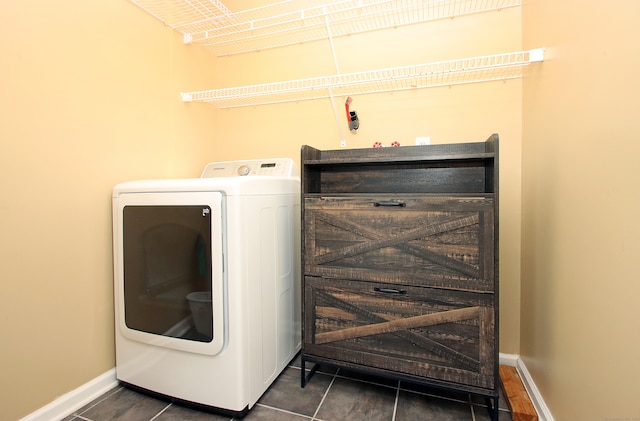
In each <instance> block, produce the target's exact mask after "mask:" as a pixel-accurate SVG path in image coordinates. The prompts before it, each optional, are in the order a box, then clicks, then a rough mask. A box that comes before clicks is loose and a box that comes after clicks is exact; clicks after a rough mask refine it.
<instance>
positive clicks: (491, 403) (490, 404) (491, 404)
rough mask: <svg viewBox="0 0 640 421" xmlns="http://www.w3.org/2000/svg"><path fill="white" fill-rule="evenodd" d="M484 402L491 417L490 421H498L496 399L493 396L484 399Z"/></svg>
mask: <svg viewBox="0 0 640 421" xmlns="http://www.w3.org/2000/svg"><path fill="white" fill-rule="evenodd" d="M485 401H486V403H487V410H488V411H489V416H490V417H491V421H498V416H499V410H498V397H497V396H495V397H493V399H492V398H490V397H488V396H487V397H486V398H485Z"/></svg>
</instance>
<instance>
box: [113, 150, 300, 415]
mask: <svg viewBox="0 0 640 421" xmlns="http://www.w3.org/2000/svg"><path fill="white" fill-rule="evenodd" d="M113 252H114V287H115V289H114V290H115V317H116V327H115V342H116V377H117V378H118V380H119V381H120V382H121V383H122V384H123V385H125V386H128V387H131V388H134V389H137V390H140V391H143V392H147V393H150V394H154V395H156V396H158V397H161V398H165V399H168V400H172V401H176V402H178V403H182V404H187V405H191V406H195V407H198V408H200V409H205V410H214V411H218V412H224V413H227V414H230V415H232V416H236V417H241V416H244V415H245V414H246V413H247V412H248V411H249V410H250V409H251V407H252V406H253V405H254V404H255V403H256V401H257V400H258V399H259V398H260V396H261V395H262V394H263V393H264V392H265V391H266V389H267V388H268V387H269V386H270V385H271V383H272V382H273V381H274V380H275V379H276V377H277V376H278V375H279V374H280V372H281V371H282V370H283V369H284V368H285V367H286V366H287V364H288V363H289V362H290V361H291V360H292V359H293V358H294V357H295V355H296V354H297V352H298V351H299V349H300V332H301V325H300V297H301V292H300V268H299V266H300V264H299V262H300V181H299V178H298V177H297V170H296V168H295V164H294V163H293V161H292V160H291V159H265V160H249V161H229V162H215V163H211V164H208V165H207V166H206V167H205V169H204V171H203V173H202V176H201V178H196V179H182V180H146V181H132V182H126V183H122V184H118V185H117V186H115V187H114V189H113Z"/></svg>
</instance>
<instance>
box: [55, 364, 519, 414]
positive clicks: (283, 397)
mask: <svg viewBox="0 0 640 421" xmlns="http://www.w3.org/2000/svg"><path fill="white" fill-rule="evenodd" d="M307 367H310V364H309V365H308V366H307ZM499 407H500V421H512V418H511V413H510V412H509V410H508V409H507V408H508V406H507V404H506V401H505V400H504V393H501V397H500V402H499ZM81 420H84V421H113V420H122V421H222V420H232V418H229V417H224V416H220V415H215V414H209V413H204V412H199V411H194V410H192V409H188V408H184V407H181V406H178V405H176V404H171V403H167V402H164V401H160V400H157V399H155V398H152V397H149V396H146V395H143V394H140V393H137V392H134V391H132V390H129V389H126V388H123V387H120V386H118V387H116V388H115V389H112V390H111V391H109V392H107V393H105V394H104V395H103V396H101V397H99V398H98V399H96V400H94V401H93V402H91V403H90V404H88V405H86V406H85V407H83V408H81V409H79V410H78V411H76V412H75V413H74V414H72V415H70V416H68V417H67V418H65V419H64V420H63V421H81ZM244 420H246V421H256V420H260V421H305V420H313V421H321V420H322V421H346V420H349V421H357V420H363V421H364V420H366V421H419V420H425V421H430V420H433V421H458V420H460V421H490V417H489V413H488V411H487V408H486V407H485V405H484V399H481V398H478V397H471V396H469V395H466V394H456V393H452V392H445V391H441V390H434V389H429V388H425V387H422V386H418V385H412V384H407V383H404V382H397V381H390V380H388V379H381V378H378V377H367V376H363V375H361V374H357V373H352V372H347V371H344V370H335V369H331V368H327V369H325V368H324V367H320V369H319V370H318V372H316V374H315V375H314V376H313V377H312V378H311V380H310V382H309V383H308V384H307V385H306V386H305V388H304V389H303V388H301V387H300V361H299V358H297V359H295V360H294V361H293V362H292V363H291V365H289V366H288V367H287V368H286V369H285V370H284V371H283V373H282V374H281V375H280V376H279V377H278V379H277V380H276V381H275V382H274V384H273V385H272V386H271V387H270V388H269V390H267V392H266V393H265V394H264V395H263V396H262V398H261V399H260V400H259V401H258V403H257V404H256V405H255V406H254V407H253V408H252V409H251V411H250V412H249V414H247V416H246V417H245V418H244Z"/></svg>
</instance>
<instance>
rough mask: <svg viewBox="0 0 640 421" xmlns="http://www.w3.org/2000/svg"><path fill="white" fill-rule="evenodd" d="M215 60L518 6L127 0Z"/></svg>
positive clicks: (501, 2)
mask: <svg viewBox="0 0 640 421" xmlns="http://www.w3.org/2000/svg"><path fill="white" fill-rule="evenodd" d="M131 2H133V3H134V4H136V5H138V6H139V7H141V8H142V9H144V10H146V11H147V12H148V13H150V14H151V15H153V16H155V17H156V18H157V19H159V20H161V21H162V22H163V23H164V24H165V25H168V26H170V27H171V28H173V29H175V30H177V31H178V32H180V33H181V34H182V35H183V39H184V42H185V43H198V44H202V45H204V46H206V47H208V48H210V49H212V50H213V51H214V52H215V53H216V54H217V55H218V56H225V55H233V54H241V53H246V52H252V51H260V50H265V49H269V48H276V47H283V46H287V45H293V44H299V43H303V42H310V41H317V40H322V39H328V38H330V37H333V38H336V37H341V36H345V35H350V34H356V33H361V32H367V31H375V30H379V29H385V28H393V27H399V26H404V25H411V24H415V23H421V22H428V21H432V20H438V19H445V18H454V17H457V16H463V15H468V14H474V13H481V12H487V11H492V10H501V9H504V8H508V7H515V6H520V3H521V0H340V1H334V2H327V1H326V0H325V1H320V0H287V1H280V2H277V3H273V4H270V5H267V6H263V7H258V8H253V9H248V10H244V11H239V12H232V11H231V10H229V9H228V8H227V7H226V6H225V5H224V4H223V3H222V2H220V1H219V0H131Z"/></svg>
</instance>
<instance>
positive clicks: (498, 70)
mask: <svg viewBox="0 0 640 421" xmlns="http://www.w3.org/2000/svg"><path fill="white" fill-rule="evenodd" d="M543 58H544V50H543V49H541V48H539V49H534V50H528V51H519V52H512V53H504V54H495V55H488V56H480V57H471V58H464V59H458V60H449V61H441V62H434V63H428V64H419V65H413V66H405V67H394V68H387V69H380V70H372V71H366V72H358V73H346V74H341V75H335V76H325V77H317V78H309V79H299V80H289V81H285V82H274V83H266V84H261V85H250V86H241V87H234V88H223V89H212V90H206V91H198V92H185V93H181V96H182V100H183V101H185V102H195V101H199V102H207V103H210V104H213V105H215V106H217V107H219V108H235V107H246V106H254V105H266V104H276V103H281V102H295V101H305V100H312V99H323V98H330V97H332V96H350V95H356V94H360V95H362V94H372V93H380V92H393V91H403V90H411V89H421V88H433V87H438V86H453V85H461V84H467V83H476V82H489V81H496V80H508V79H516V78H520V77H522V69H523V67H524V66H526V65H528V64H530V63H533V62H538V61H542V60H543Z"/></svg>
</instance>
